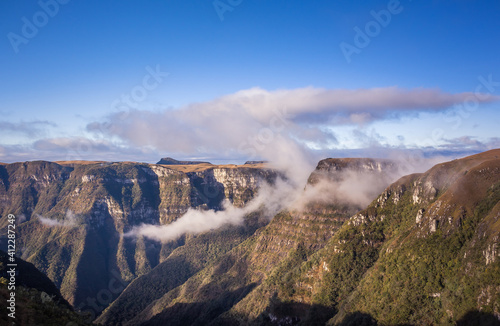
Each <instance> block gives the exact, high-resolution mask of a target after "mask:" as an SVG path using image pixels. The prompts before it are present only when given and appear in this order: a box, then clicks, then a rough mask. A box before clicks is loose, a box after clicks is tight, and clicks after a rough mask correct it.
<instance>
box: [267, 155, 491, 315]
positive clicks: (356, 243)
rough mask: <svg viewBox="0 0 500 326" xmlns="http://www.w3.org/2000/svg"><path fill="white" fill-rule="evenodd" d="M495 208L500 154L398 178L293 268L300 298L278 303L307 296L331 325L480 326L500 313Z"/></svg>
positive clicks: (296, 290) (291, 313)
mask: <svg viewBox="0 0 500 326" xmlns="http://www.w3.org/2000/svg"><path fill="white" fill-rule="evenodd" d="M499 201H500V150H495V151H490V152H486V153H483V154H479V155H475V156H471V157H468V158H465V159H461V160H455V161H452V162H448V163H444V164H440V165H437V166H435V167H434V168H432V169H431V170H429V171H428V172H426V173H423V174H414V175H409V176H406V177H403V178H401V179H400V180H399V181H397V182H396V183H394V184H392V185H391V186H390V187H388V188H387V189H386V190H385V191H384V192H383V193H382V194H381V195H380V196H378V197H377V199H376V200H374V201H373V202H372V204H371V205H369V207H368V208H367V209H365V210H363V211H361V212H359V213H357V214H355V215H353V216H352V217H351V218H350V219H349V220H348V222H347V223H345V224H344V225H343V226H342V227H341V228H340V230H339V231H338V232H337V233H336V234H335V235H334V236H333V237H332V238H331V239H330V241H329V242H328V244H327V245H326V246H325V247H324V248H323V249H321V250H319V251H318V252H316V253H315V254H314V255H312V256H311V257H310V259H308V261H307V262H304V263H302V264H301V265H300V267H296V268H295V270H294V271H293V272H292V274H293V276H292V279H293V281H292V282H291V283H290V284H291V286H292V288H293V291H292V292H294V293H303V294H302V295H299V296H298V295H295V294H294V295H292V296H290V297H286V296H285V295H283V294H281V293H279V294H278V297H279V298H281V299H284V298H286V299H287V300H288V302H303V301H301V300H303V298H304V297H309V298H312V301H311V303H312V304H311V307H328V308H330V313H329V314H326V315H325V316H324V318H323V320H322V321H323V322H324V321H325V320H326V319H328V316H330V317H333V316H334V318H333V319H331V320H330V322H329V323H330V324H349V323H352V324H356V323H362V322H365V323H367V322H370V321H371V322H374V320H377V321H378V322H379V323H382V324H417V325H420V324H426V325H427V324H454V323H456V322H459V323H460V322H468V321H470V319H471V318H473V319H474V318H477V319H476V320H475V322H480V320H483V321H485V322H486V321H488V320H489V318H490V317H488V316H494V315H496V316H499V311H500V310H499V309H500V300H499V298H500V297H499V293H500V277H499V275H500V273H499V271H500V265H499V263H498V252H497V251H496V250H495V249H494V248H497V246H498V240H499V232H500V227H499V218H500V215H499V212H500V206H499V205H500V204H499ZM304 294H305V295H304ZM275 301H279V300H275ZM309 311H311V310H309ZM478 311H481V314H479V313H478ZM268 313H269V311H268ZM287 313H288V317H289V318H298V319H300V320H302V321H303V322H306V323H307V322H308V321H309V320H310V318H312V317H311V314H310V313H309V315H308V314H307V313H304V314H302V315H300V314H299V315H297V314H294V312H292V311H290V310H289V311H287ZM488 313H489V314H491V315H488ZM285 315H286V314H285ZM471 316H472V317H471ZM492 318H493V319H495V317H492ZM490 319H491V318H490ZM497 322H498V321H497Z"/></svg>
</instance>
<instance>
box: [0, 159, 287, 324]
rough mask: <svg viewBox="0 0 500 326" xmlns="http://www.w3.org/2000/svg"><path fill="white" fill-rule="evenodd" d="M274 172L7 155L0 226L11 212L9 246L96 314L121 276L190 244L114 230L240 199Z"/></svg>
mask: <svg viewBox="0 0 500 326" xmlns="http://www.w3.org/2000/svg"><path fill="white" fill-rule="evenodd" d="M278 175H279V173H277V172H276V171H273V170H270V169H261V168H253V167H239V166H231V167H218V166H209V167H205V166H202V167H198V166H193V171H189V172H184V171H183V170H182V169H175V168H169V167H168V166H163V165H156V164H142V163H132V162H122V163H106V162H88V163H81V162H73V163H72V162H64V164H57V163H52V162H44V161H35V162H25V163H13V164H6V165H1V166H0V202H1V204H2V205H0V214H1V216H2V217H1V218H0V227H1V229H2V230H6V228H5V227H4V226H5V225H6V223H7V215H8V214H14V215H16V218H17V223H18V225H17V231H18V235H17V243H18V248H20V252H18V254H19V255H20V256H21V257H22V258H23V259H25V260H27V261H29V262H31V263H33V264H34V265H35V266H36V267H37V268H38V269H39V270H40V271H42V272H43V273H44V274H46V275H47V276H48V277H49V278H50V279H51V280H52V281H53V282H54V284H55V285H56V286H57V287H58V288H60V290H61V293H62V295H63V296H64V298H65V299H66V300H67V301H68V302H69V303H71V304H72V305H74V306H75V308H76V309H78V310H85V309H86V310H90V311H91V312H92V314H94V315H98V314H99V313H100V311H101V310H102V309H104V308H105V307H106V306H107V305H108V304H109V303H110V302H112V301H113V300H114V299H115V298H116V297H117V296H118V294H119V293H120V292H121V291H122V290H123V289H124V288H125V286H126V285H127V284H128V283H129V282H130V281H132V280H133V279H135V278H136V277H138V276H140V275H144V274H146V273H148V272H149V271H151V270H152V269H154V267H155V266H157V265H158V264H160V263H162V262H164V261H166V260H167V258H168V257H169V256H170V255H171V254H172V253H173V252H174V251H175V249H176V248H178V247H182V246H184V245H187V246H189V244H190V243H191V242H192V241H194V242H193V244H192V246H193V247H196V246H197V245H196V244H195V243H196V237H195V236H183V237H181V238H180V239H178V240H175V241H170V242H166V243H159V242H156V241H153V240H149V239H146V238H143V237H139V238H138V239H134V238H125V237H122V236H120V234H123V233H125V232H127V231H129V230H130V229H131V228H132V227H133V226H137V225H140V224H142V223H149V224H157V225H162V224H168V223H170V222H172V221H174V220H176V219H177V218H179V217H180V216H182V215H183V214H184V213H185V212H186V211H187V210H188V209H189V208H197V209H201V210H205V209H214V210H219V209H221V208H222V202H223V201H224V200H226V199H227V200H229V201H230V202H232V203H233V204H234V205H235V206H236V207H242V206H243V205H245V203H246V202H248V201H249V200H251V198H253V195H254V193H255V192H256V191H257V189H258V188H259V187H260V184H261V183H262V182H269V183H272V182H274V180H275V179H276V178H277V177H278ZM255 223H257V222H252V221H249V222H248V223H247V224H248V226H247V228H245V227H243V229H241V228H240V229H237V228H235V229H234V230H232V231H230V232H229V231H228V232H229V233H231V232H233V233H232V234H231V237H232V238H231V239H229V238H228V239H226V240H227V242H224V241H221V242H223V245H221V246H220V248H219V250H215V251H214V252H213V253H212V257H216V256H217V255H219V254H221V252H224V250H229V249H230V248H232V246H234V245H235V244H237V243H239V241H243V240H244V239H245V237H247V236H249V234H250V233H251V230H252V228H254V227H255V226H253V225H254V224H255ZM248 230H250V231H248ZM218 236H220V235H216V234H214V237H218ZM207 237H208V238H210V236H209V235H208V236H205V238H207ZM198 241H199V242H203V241H205V243H210V242H211V240H207V239H205V240H203V241H201V240H198ZM207 260H208V258H206V259H205V260H204V261H207ZM200 264H201V263H198V264H197V265H196V266H195V267H193V268H190V269H189V270H188V271H186V272H185V273H184V275H186V276H189V275H190V273H194V272H195V271H196V270H197V268H201V267H200V266H201V265H202V264H201V265H200Z"/></svg>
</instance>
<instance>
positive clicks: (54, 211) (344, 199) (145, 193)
mask: <svg viewBox="0 0 500 326" xmlns="http://www.w3.org/2000/svg"><path fill="white" fill-rule="evenodd" d="M162 161H164V163H160V162H162ZM162 161H160V162H158V163H159V164H143V163H133V162H124V163H119V162H117V163H106V162H93V163H90V164H84V162H76V163H75V162H73V163H70V162H65V163H64V164H57V163H51V162H42V161H38V162H26V163H14V164H6V165H0V202H1V205H0V214H1V218H0V226H1V227H2V230H5V227H4V226H5V225H6V223H7V221H6V216H7V214H9V213H11V214H15V215H16V216H17V218H18V220H19V219H21V220H22V221H23V222H22V223H19V225H18V235H17V237H18V242H19V244H18V247H19V248H21V250H20V252H19V253H18V254H19V255H20V256H21V258H23V259H24V260H27V261H28V262H31V263H32V264H33V265H34V267H36V268H37V269H38V270H40V271H41V272H43V273H44V274H45V275H47V276H48V278H49V279H50V280H51V281H52V282H53V283H54V284H55V286H57V288H59V289H60V291H61V292H60V293H61V294H62V296H63V297H64V298H65V299H66V300H67V301H68V302H69V303H70V304H72V305H73V306H74V307H75V309H76V310H83V311H85V312H86V313H87V314H91V315H92V317H97V320H96V322H97V323H100V324H103V325H324V324H328V325H375V324H377V323H379V324H384V325H396V324H415V325H429V324H454V323H456V324H461V325H470V324H471V323H472V324H473V323H474V322H479V323H482V324H489V325H497V324H499V323H500V322H499V317H500V259H499V258H500V257H499V250H498V246H499V245H498V242H499V239H500V235H499V232H500V221H499V217H500V203H499V202H500V150H493V151H489V152H485V153H481V154H478V155H474V156H469V157H466V158H463V159H458V160H454V161H451V162H447V163H443V164H439V165H436V166H435V167H433V168H432V169H430V170H429V171H427V172H425V173H420V174H412V175H407V176H403V177H402V178H400V179H399V180H397V181H395V182H393V181H394V176H395V175H396V174H397V172H398V171H399V170H398V169H399V167H398V166H397V164H396V163H395V162H392V161H385V160H375V159H326V160H323V161H321V162H319V163H318V166H317V168H316V170H315V171H313V172H312V173H311V176H310V177H309V180H308V183H307V184H306V185H304V186H305V188H304V189H303V192H304V195H303V196H304V197H307V200H306V201H305V200H304V203H303V205H301V206H300V207H299V206H293V207H290V208H289V209H286V210H282V211H280V212H279V213H278V214H277V215H276V216H274V218H272V219H271V220H270V221H269V220H268V219H266V218H264V211H262V210H259V209H256V210H254V211H252V212H251V213H249V214H247V215H246V216H245V218H244V221H243V223H241V224H239V225H232V226H226V227H223V228H219V229H216V230H211V231H208V232H203V233H201V234H197V235H195V234H186V235H182V236H181V237H179V238H178V239H176V240H172V241H168V242H164V243H160V242H157V241H155V240H150V239H148V238H144V237H139V238H127V237H123V236H121V235H122V234H123V233H126V232H127V231H129V230H130V229H131V228H132V227H134V226H138V225H141V224H142V223H148V224H154V225H168V224H170V223H172V222H173V221H176V220H178V219H179V218H180V217H181V216H183V214H184V213H186V212H187V211H188V210H189V209H190V208H197V209H199V210H215V211H220V210H222V209H223V202H224V200H228V201H230V202H231V203H233V205H234V206H235V207H245V206H246V205H247V204H248V203H250V202H251V200H252V199H253V198H255V197H256V194H257V193H258V191H259V189H261V188H262V187H263V185H264V184H266V183H268V184H271V185H273V184H275V183H277V182H278V179H283V178H285V177H284V176H283V175H282V174H281V173H280V172H278V171H275V170H272V169H270V168H267V167H266V166H265V165H263V164H262V163H263V162H252V164H250V165H249V164H247V165H242V166H217V165H211V164H209V163H208V162H184V163H176V162H180V161H176V160H173V159H170V158H167V159H162ZM174 161H175V162H174ZM165 162H166V163H165ZM169 162H170V163H169ZM254 164H255V165H254ZM183 165H189V167H186V166H183ZM285 179H286V178H285ZM370 202H371V203H370ZM367 203H369V204H367ZM27 273H36V272H33V271H31V272H27Z"/></svg>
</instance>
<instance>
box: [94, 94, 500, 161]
mask: <svg viewBox="0 0 500 326" xmlns="http://www.w3.org/2000/svg"><path fill="white" fill-rule="evenodd" d="M471 96H475V94H473V93H458V94H451V93H446V92H442V91H440V90H437V89H423V88H419V89H412V90H405V89H401V88H398V87H386V88H372V89H358V90H346V89H334V90H330V89H321V88H313V87H307V88H299V89H293V90H277V91H267V90H264V89H261V88H252V89H248V90H242V91H239V92H236V93H234V94H230V95H227V96H223V97H221V98H218V99H216V100H213V101H208V102H204V103H196V104H192V105H188V106H185V107H182V108H179V109H174V110H164V111H161V112H152V111H140V110H134V111H130V112H128V113H126V114H124V113H123V112H122V113H116V114H112V115H110V116H108V118H107V120H106V121H104V122H93V123H90V124H88V125H87V130H89V131H91V132H94V133H96V134H101V135H108V136H116V137H118V138H119V139H122V140H124V141H126V142H128V143H129V144H131V145H135V146H152V147H154V148H157V149H159V150H163V151H168V152H175V153H189V154H192V153H219V154H220V153H225V152H228V151H233V152H236V153H238V152H239V153H247V154H248V153H249V152H257V153H258V154H259V155H260V156H264V157H265V150H262V148H266V147H267V148H268V147H269V146H267V145H268V143H272V141H275V140H276V139H277V138H279V137H283V138H284V139H286V140H289V141H292V142H293V143H295V144H298V145H299V147H300V146H303V145H304V144H307V143H308V142H314V143H315V144H323V145H325V146H327V145H331V144H335V143H336V142H337V138H336V136H335V134H334V133H333V132H332V130H331V128H330V129H329V128H325V126H327V125H328V126H335V125H341V124H363V123H368V122H371V121H374V120H377V119H383V118H387V117H388V116H389V115H394V114H395V113H396V114H397V113H405V112H416V111H423V110H427V111H440V110H445V109H447V108H449V107H451V106H453V105H454V104H457V103H461V102H463V101H465V100H466V99H468V98H470V97H471ZM479 98H480V99H481V101H483V102H491V101H498V100H499V97H495V96H493V95H484V96H480V97H479ZM278 136H279V137H278ZM271 140H272V141H271ZM255 144H256V145H255ZM249 147H250V148H249Z"/></svg>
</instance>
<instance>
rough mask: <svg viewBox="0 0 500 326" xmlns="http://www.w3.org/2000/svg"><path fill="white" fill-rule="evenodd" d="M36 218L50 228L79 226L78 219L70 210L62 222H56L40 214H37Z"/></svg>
mask: <svg viewBox="0 0 500 326" xmlns="http://www.w3.org/2000/svg"><path fill="white" fill-rule="evenodd" d="M36 217H37V219H38V221H40V223H42V224H43V225H45V226H48V227H56V226H59V227H67V228H72V227H76V226H78V217H77V216H76V215H75V214H74V213H73V212H72V211H71V210H70V209H68V210H67V211H66V216H65V217H64V218H63V219H62V220H54V219H51V218H46V217H43V216H42V215H39V214H37V215H36Z"/></svg>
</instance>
